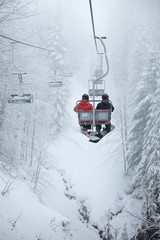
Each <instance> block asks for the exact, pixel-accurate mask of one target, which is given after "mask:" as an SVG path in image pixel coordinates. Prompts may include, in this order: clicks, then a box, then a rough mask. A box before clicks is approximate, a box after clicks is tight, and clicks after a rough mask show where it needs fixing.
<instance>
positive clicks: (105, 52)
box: [95, 37, 109, 81]
mask: <svg viewBox="0 0 160 240" xmlns="http://www.w3.org/2000/svg"><path fill="white" fill-rule="evenodd" d="M95 38H97V39H99V40H100V42H101V44H102V46H103V50H104V56H105V60H106V65H107V70H106V72H105V73H104V74H103V75H101V76H100V77H98V78H96V81H97V80H100V79H102V78H103V77H105V76H107V74H108V73H109V62H108V57H107V50H106V46H105V44H104V42H103V40H102V39H106V37H95ZM101 54H102V53H101Z"/></svg>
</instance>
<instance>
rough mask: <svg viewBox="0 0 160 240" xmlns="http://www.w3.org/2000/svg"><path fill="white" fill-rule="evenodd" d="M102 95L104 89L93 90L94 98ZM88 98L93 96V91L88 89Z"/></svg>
mask: <svg viewBox="0 0 160 240" xmlns="http://www.w3.org/2000/svg"><path fill="white" fill-rule="evenodd" d="M104 93H105V90H104V89H95V96H102V95H103V94H104ZM89 96H93V89H89Z"/></svg>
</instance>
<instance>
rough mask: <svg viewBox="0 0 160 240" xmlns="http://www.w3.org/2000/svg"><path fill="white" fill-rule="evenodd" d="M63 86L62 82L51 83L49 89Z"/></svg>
mask: <svg viewBox="0 0 160 240" xmlns="http://www.w3.org/2000/svg"><path fill="white" fill-rule="evenodd" d="M62 85H63V82H62V81H53V82H49V87H62Z"/></svg>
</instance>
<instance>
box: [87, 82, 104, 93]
mask: <svg viewBox="0 0 160 240" xmlns="http://www.w3.org/2000/svg"><path fill="white" fill-rule="evenodd" d="M88 89H89V90H88V93H89V96H93V80H89V81H88ZM104 93H105V81H104V80H103V79H100V80H97V81H96V83H95V96H96V97H98V96H102V95H103V94H104Z"/></svg>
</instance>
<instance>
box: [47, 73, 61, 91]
mask: <svg viewBox="0 0 160 240" xmlns="http://www.w3.org/2000/svg"><path fill="white" fill-rule="evenodd" d="M62 86H63V77H62V76H61V75H56V76H55V77H54V80H53V81H51V82H49V87H50V88H51V87H55V88H57V87H62Z"/></svg>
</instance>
